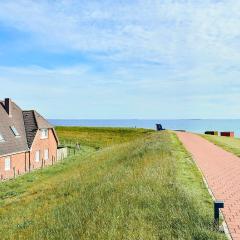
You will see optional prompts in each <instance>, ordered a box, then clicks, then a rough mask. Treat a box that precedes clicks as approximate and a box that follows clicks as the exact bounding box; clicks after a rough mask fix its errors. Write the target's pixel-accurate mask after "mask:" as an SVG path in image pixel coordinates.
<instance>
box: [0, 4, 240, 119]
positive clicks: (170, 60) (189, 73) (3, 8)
mask: <svg viewBox="0 0 240 240" xmlns="http://www.w3.org/2000/svg"><path fill="white" fill-rule="evenodd" d="M0 88H1V94H0V99H1V98H2V99H3V98H4V97H11V98H13V99H14V101H16V102H17V103H18V104H19V105H20V106H21V107H23V108H25V109H32V108H35V109H37V110H38V111H39V112H41V113H42V114H44V115H45V116H46V117H48V118H240V104H239V99H240V1H236V0H226V1H221V0H219V1H217V0H214V1H213V0H201V1H198V0H192V1H191V0H188V1H187V0H185V1H184V0H178V1H177V0H175V1H174V0H172V1H171V0H152V1H151V0H146V1H144V0H142V1H140V0H139V1H137V0H131V1H130V0H129V1H127V0H122V1H115V0H108V1H107V0H106V1H105V0H102V1H89V0H87V1H85V0H62V1H50V0H49V1H44V0H42V1H31V0H28V1H24V0H15V1H14V0H10V1H0Z"/></svg>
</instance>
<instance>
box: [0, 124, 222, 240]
mask: <svg viewBox="0 0 240 240" xmlns="http://www.w3.org/2000/svg"><path fill="white" fill-rule="evenodd" d="M57 131H58V134H59V137H60V139H61V140H62V141H64V140H65V141H72V142H75V141H77V142H79V143H80V144H81V151H80V152H79V153H78V154H77V155H75V156H72V157H70V158H68V159H66V160H65V161H64V162H62V163H58V164H57V165H55V166H51V167H49V168H47V169H43V170H39V171H36V172H32V173H30V174H27V175H25V176H22V177H19V178H17V179H15V180H12V181H8V182H5V183H1V184H0V223H1V224H0V236H1V239H56V240H57V239H104V240H105V239H129V240H130V239H131V240H132V239H167V240H168V239H184V240H187V239H206V240H207V239H225V236H224V235H223V234H220V233H217V232H215V231H213V230H212V215H213V210H212V200H211V197H210V196H209V194H208V192H207V189H206V188H205V186H204V183H203V181H202V178H201V175H200V173H199V171H198V170H197V168H196V166H195V164H194V163H193V161H192V160H191V158H190V156H189V155H188V154H187V153H186V151H185V150H184V148H183V147H182V145H181V143H180V142H179V140H178V139H177V137H176V136H175V134H174V133H172V132H168V131H164V132H160V133H157V132H152V131H150V130H149V131H148V130H143V129H142V130H141V129H140V130H138V129H127V130H124V129H116V130H114V129H108V128H104V129H99V128H97V129H96V128H95V129H94V128H92V129H89V128H69V130H68V129H67V128H57Z"/></svg>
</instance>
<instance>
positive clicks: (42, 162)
mask: <svg viewBox="0 0 240 240" xmlns="http://www.w3.org/2000/svg"><path fill="white" fill-rule="evenodd" d="M41 168H43V158H42V165H41Z"/></svg>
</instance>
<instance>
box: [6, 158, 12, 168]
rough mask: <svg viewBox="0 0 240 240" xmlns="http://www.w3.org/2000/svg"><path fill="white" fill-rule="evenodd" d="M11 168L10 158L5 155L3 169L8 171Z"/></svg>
mask: <svg viewBox="0 0 240 240" xmlns="http://www.w3.org/2000/svg"><path fill="white" fill-rule="evenodd" d="M10 169H11V158H10V157H6V158H5V171H9V170H10Z"/></svg>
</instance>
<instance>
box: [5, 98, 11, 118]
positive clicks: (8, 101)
mask: <svg viewBox="0 0 240 240" xmlns="http://www.w3.org/2000/svg"><path fill="white" fill-rule="evenodd" d="M4 106H5V110H6V112H7V114H8V116H9V117H12V101H11V99H10V98H5V100H4Z"/></svg>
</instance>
